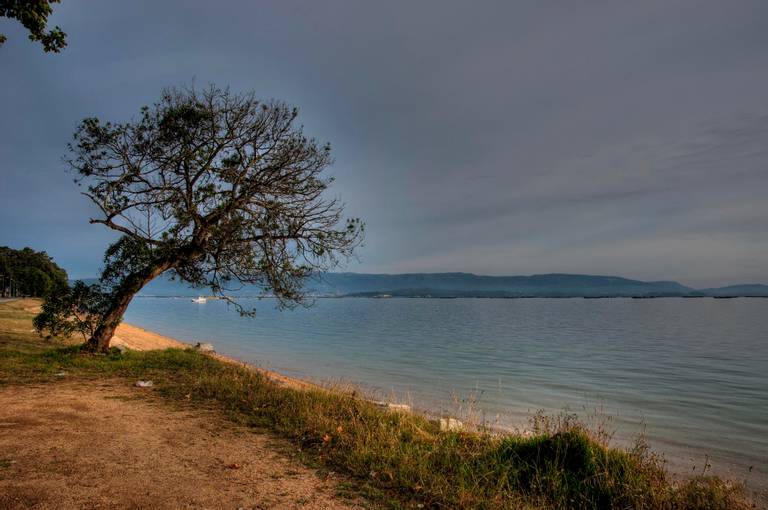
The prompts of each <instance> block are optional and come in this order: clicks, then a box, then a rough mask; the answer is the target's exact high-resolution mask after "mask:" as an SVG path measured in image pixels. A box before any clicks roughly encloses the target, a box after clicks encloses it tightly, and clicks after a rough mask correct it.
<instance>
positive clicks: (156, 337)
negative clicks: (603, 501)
mask: <svg viewBox="0 0 768 510" xmlns="http://www.w3.org/2000/svg"><path fill="white" fill-rule="evenodd" d="M112 345H113V346H124V347H126V348H128V349H131V350H136V351H149V350H163V349H169V348H177V349H195V345H193V344H191V343H188V342H183V341H181V340H178V339H176V338H173V337H170V336H166V335H162V334H159V333H156V332H154V331H151V330H148V329H145V328H142V327H140V326H136V325H134V324H130V323H121V324H120V325H119V326H118V328H117V330H116V332H115V336H114V337H113V340H112ZM214 348H215V344H214ZM207 354H208V355H210V356H212V357H213V358H215V359H217V360H219V361H222V362H224V363H227V364H231V365H236V366H239V367H243V368H245V369H248V370H253V371H255V372H257V373H260V374H262V375H264V376H265V377H266V378H267V379H268V380H270V381H272V382H274V383H276V384H278V385H279V386H282V387H286V388H290V389H295V390H313V389H314V390H322V391H334V389H335V390H342V391H344V390H345V389H346V390H349V389H350V388H353V387H354V388H355V391H356V392H359V393H358V394H359V397H360V398H362V399H363V400H366V401H368V402H371V403H373V404H375V405H377V406H379V407H382V408H384V409H387V410H389V411H390V412H405V413H413V414H417V415H420V416H423V417H424V418H426V419H428V420H432V421H435V422H440V421H442V420H449V419H450V420H451V423H454V424H457V425H449V424H448V422H446V427H453V426H458V428H457V429H453V428H450V430H463V431H467V432H479V431H481V429H482V431H484V432H487V433H490V434H491V435H504V434H514V435H519V436H521V437H528V436H530V435H532V434H533V433H534V431H533V429H532V428H531V425H530V424H528V425H527V426H524V425H522V423H521V424H520V426H514V427H500V426H488V425H487V424H484V425H482V426H480V425H478V424H477V423H474V422H473V421H472V420H470V421H469V422H465V421H464V419H465V417H464V416H457V415H455V414H450V413H445V412H435V411H434V410H429V409H423V408H420V407H413V406H412V405H408V404H399V403H397V402H390V401H387V400H380V399H376V398H373V397H372V396H371V395H367V394H366V392H365V391H364V390H360V389H359V387H357V386H354V385H350V386H348V387H346V388H338V387H337V388H334V387H329V386H327V385H323V384H322V383H318V382H313V381H307V380H303V379H299V378H296V377H290V376H287V375H284V374H281V373H279V372H276V371H274V370H269V369H265V368H262V367H259V366H257V365H255V364H252V363H248V362H245V361H242V360H239V359H237V358H233V357H230V356H226V355H223V354H219V353H217V352H215V351H214V352H208V353H207ZM453 420H455V422H454V421H453ZM667 439H668V438H667ZM632 441H633V439H632V438H624V439H623V440H622V439H620V438H617V437H613V436H612V437H611V438H610V443H611V444H612V445H613V446H618V447H627V446H629V445H630V444H631V443H632ZM659 453H660V454H662V455H663V456H664V458H665V465H666V467H667V469H668V470H669V473H670V474H671V475H672V476H674V477H675V478H678V479H689V478H691V476H694V474H693V473H690V472H689V469H690V465H689V462H688V460H684V459H683V457H682V456H675V455H672V456H668V455H666V454H665V453H664V452H662V451H659ZM701 455H702V456H703V457H704V458H705V459H706V458H709V454H707V452H701ZM678 457H679V458H678ZM690 461H691V462H693V459H690ZM733 467H734V466H727V467H726V466H718V467H717V468H716V469H715V472H716V474H723V475H727V476H728V477H730V478H732V477H733V476H732V475H733V473H731V472H730V471H731V469H732V468H733ZM752 482H753V483H754V482H755V480H754V479H752ZM767 488H768V482H760V481H758V482H757V484H755V485H753V486H752V490H756V491H757V493H759V494H762V493H763V491H765V490H766V489H767ZM760 497H762V498H765V497H766V496H760Z"/></svg>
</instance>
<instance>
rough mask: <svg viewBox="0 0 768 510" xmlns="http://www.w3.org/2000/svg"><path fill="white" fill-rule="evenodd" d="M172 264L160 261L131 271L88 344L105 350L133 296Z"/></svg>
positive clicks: (95, 349)
mask: <svg viewBox="0 0 768 510" xmlns="http://www.w3.org/2000/svg"><path fill="white" fill-rule="evenodd" d="M171 267H172V264H170V263H162V264H158V265H156V266H153V267H151V268H148V269H147V270H145V271H141V272H139V273H133V274H131V275H129V276H127V277H126V278H125V280H123V283H122V284H121V285H120V286H119V287H118V288H117V290H116V291H115V294H114V299H113V301H112V305H111V306H110V308H109V310H108V311H107V313H106V314H105V315H104V318H103V320H102V322H101V325H100V326H99V327H98V328H96V331H94V332H93V336H91V338H89V339H88V346H89V347H90V348H91V349H92V350H94V351H97V352H107V351H108V350H109V342H110V341H111V340H112V336H113V335H114V334H115V330H116V329H117V326H118V324H120V321H121V320H122V318H123V314H125V311H126V310H127V309H128V305H129V304H131V300H132V299H133V296H134V295H136V293H137V292H139V291H140V290H141V289H142V287H144V285H146V284H147V283H149V282H150V281H152V280H153V279H154V278H155V277H157V276H158V275H160V274H162V273H164V272H165V271H166V270H167V269H169V268H171Z"/></svg>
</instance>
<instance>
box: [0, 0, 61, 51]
mask: <svg viewBox="0 0 768 510" xmlns="http://www.w3.org/2000/svg"><path fill="white" fill-rule="evenodd" d="M59 1H60V0H0V17H5V18H10V19H16V20H18V21H19V22H20V23H21V24H22V25H24V28H26V29H27V30H28V31H29V40H30V41H33V42H34V41H39V42H40V44H42V45H43V50H44V51H46V52H54V53H58V52H60V51H61V50H62V49H63V48H64V47H65V46H66V45H67V40H66V37H67V34H65V33H64V32H63V31H62V30H61V28H59V27H58V26H56V27H53V29H51V30H49V31H47V32H46V26H47V25H48V16H50V15H51V14H52V13H53V8H52V7H51V4H55V3H59ZM6 40H7V37H6V36H4V35H3V34H0V46H2V45H3V43H4V42H5V41H6Z"/></svg>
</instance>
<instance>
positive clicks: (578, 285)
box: [140, 273, 768, 298]
mask: <svg viewBox="0 0 768 510" xmlns="http://www.w3.org/2000/svg"><path fill="white" fill-rule="evenodd" d="M306 287H307V291H308V292H309V293H311V294H313V295H316V296H328V297H341V296H352V297H389V296H392V297H437V298H454V297H483V298H524V297H550V298H567V297H584V298H600V297H606V298H607V297H636V298H653V297H718V298H723V297H742V296H743V297H768V285H761V284H745V285H732V286H728V287H719V288H712V289H694V288H691V287H686V286H685V285H682V284H680V283H677V282H674V281H655V282H644V281H640V280H630V279H628V278H622V277H619V276H595V275H578V274H558V273H555V274H540V275H532V276H481V275H475V274H471V273H409V274H365V273H323V274H318V275H317V276H315V277H313V278H311V279H309V280H308V281H307V285H306ZM207 292H209V291H208V290H207V289H193V288H190V287H189V286H187V285H185V284H182V283H179V282H178V281H170V280H168V279H157V280H155V281H153V282H151V283H150V284H149V285H147V286H146V287H145V288H144V289H143V290H142V291H141V293H140V294H141V295H145V296H148V295H153V296H196V295H198V294H206V293H207ZM232 294H233V295H235V296H241V297H244V296H256V295H259V289H258V288H256V287H245V288H243V289H240V290H238V291H237V292H233V293H232Z"/></svg>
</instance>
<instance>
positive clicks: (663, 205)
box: [0, 0, 768, 286]
mask: <svg viewBox="0 0 768 510" xmlns="http://www.w3.org/2000/svg"><path fill="white" fill-rule="evenodd" d="M51 21H52V22H53V24H58V25H60V26H61V27H62V28H63V29H64V30H65V31H66V32H67V33H68V34H69V36H68V41H69V46H68V47H67V48H66V49H65V50H64V51H63V52H62V53H61V54H58V55H55V54H44V53H43V52H42V51H41V49H40V47H39V45H37V44H33V43H30V42H29V41H28V40H27V39H26V36H25V34H24V32H23V31H22V29H21V28H20V26H19V25H18V24H17V23H15V22H11V21H9V20H5V19H0V33H4V34H6V35H7V36H8V42H7V43H6V44H5V45H4V46H3V47H2V48H0V83H2V94H0V245H9V246H12V247H22V246H26V245H28V246H31V247H33V248H36V249H45V250H47V251H48V252H49V253H51V254H52V255H53V256H54V258H55V259H56V260H57V261H59V262H60V263H61V264H62V265H63V266H64V267H65V268H66V269H67V270H68V271H69V272H70V274H71V275H72V276H74V277H86V276H93V275H96V274H97V272H98V268H99V266H100V261H101V257H102V254H103V251H104V248H105V247H106V245H107V244H108V243H109V242H110V240H112V239H113V236H112V235H111V234H110V233H109V232H107V231H105V230H104V228H103V227H101V226H91V225H89V224H88V221H87V220H88V218H89V216H90V214H91V213H92V211H91V209H90V206H89V204H88V203H87V200H86V199H85V198H84V197H82V196H80V195H79V193H78V190H77V187H76V186H75V185H73V183H72V181H71V177H72V176H71V175H68V174H67V173H66V172H65V168H64V165H63V164H62V162H61V157H62V156H63V155H64V153H65V146H66V143H67V142H68V141H69V140H70V138H71V136H72V132H73V130H74V128H75V125H76V124H77V122H78V121H79V120H80V119H81V118H83V117H85V116H92V115H96V116H98V117H100V118H103V119H110V120H118V121H120V120H127V119H129V118H131V116H133V115H135V114H136V113H137V112H138V110H139V108H140V107H141V106H142V105H144V104H150V103H152V102H153V101H154V100H155V99H157V98H158V96H159V92H160V90H161V89H162V88H163V87H165V86H169V85H185V84H186V85H189V84H192V83H194V84H198V85H205V84H208V83H216V84H218V85H229V86H231V87H232V88H233V89H234V90H238V91H240V90H255V91H256V92H257V94H258V95H259V96H261V97H263V98H278V99H283V100H286V101H288V102H290V103H292V104H294V105H296V106H298V107H300V109H301V119H302V122H303V124H304V125H305V127H306V130H307V132H308V133H309V134H311V135H313V136H316V137H317V138H319V139H320V140H323V141H329V142H331V143H332V145H333V147H334V154H335V159H336V164H335V165H334V167H333V168H332V170H331V172H332V173H333V174H334V175H335V176H336V178H337V181H336V185H335V188H334V193H335V194H338V195H340V196H341V197H342V198H343V199H344V200H345V202H346V203H347V210H348V211H349V214H350V215H354V216H360V217H362V218H363V219H364V220H365V221H366V223H367V231H368V234H367V242H366V246H365V247H364V248H363V249H362V250H361V251H360V260H359V261H352V262H350V263H349V264H348V265H347V267H346V269H348V270H352V271H365V272H416V271H419V272H421V271H430V272H431V271H470V272H475V273H482V274H532V273H542V272H574V273H591V274H616V275H622V276H628V277H635V278H640V279H676V280H678V281H680V282H682V283H685V284H689V285H694V286H708V285H719V284H726V283H739V282H764V283H768V199H767V196H768V2H765V1H764V0H755V1H741V0H734V1H728V2H725V1H703V0H697V1H676V2H669V1H667V0H660V1H649V0H644V1H642V2H602V1H580V2H555V1H551V2H550V1H540V0H536V1H530V2H521V1H514V2H511V1H500V2H490V1H481V2H466V1H464V2H452V1H451V2H449V1H437V0H435V1H431V2H427V1H422V2H413V1H401V2H400V1H388V2H359V1H352V0H349V1H323V2H318V1H314V0H307V1H303V2H297V1H285V0H281V1H279V2H277V1H275V2H266V1H264V2H252V1H242V2H234V1H230V2H210V1H189V0H185V1H178V2H170V1H167V2H156V1H146V2H140V1H131V2H118V1H99V2H92V1H86V0H79V1H77V0H65V1H64V2H63V3H62V4H61V5H57V6H55V15H54V16H53V17H52V20H51Z"/></svg>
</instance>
